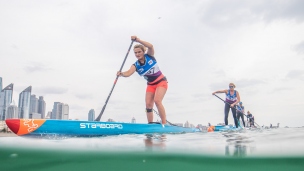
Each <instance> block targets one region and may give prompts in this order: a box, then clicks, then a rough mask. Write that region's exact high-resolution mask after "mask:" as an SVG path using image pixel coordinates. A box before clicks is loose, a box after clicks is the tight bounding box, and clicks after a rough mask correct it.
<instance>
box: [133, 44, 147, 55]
mask: <svg viewBox="0 0 304 171" xmlns="http://www.w3.org/2000/svg"><path fill="white" fill-rule="evenodd" d="M135 48H139V49H141V50H142V51H143V52H144V53H145V52H146V49H147V48H146V47H145V46H144V45H141V44H137V45H135V46H134V48H133V49H135Z"/></svg>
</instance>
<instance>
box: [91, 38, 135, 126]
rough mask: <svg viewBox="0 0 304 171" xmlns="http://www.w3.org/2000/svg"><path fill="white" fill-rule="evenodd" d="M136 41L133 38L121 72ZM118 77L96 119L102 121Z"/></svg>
mask: <svg viewBox="0 0 304 171" xmlns="http://www.w3.org/2000/svg"><path fill="white" fill-rule="evenodd" d="M134 41H135V40H132V41H131V44H130V46H129V49H128V52H127V54H126V56H125V59H124V60H123V62H122V65H121V67H120V69H119V72H121V70H122V68H123V66H124V65H125V62H126V60H127V57H128V55H129V52H130V49H131V47H132V45H133V42H134ZM118 78H119V76H118V75H117V76H116V79H115V81H114V84H113V86H112V89H111V91H110V93H109V95H108V97H107V100H106V102H105V104H104V105H103V107H102V110H101V112H100V114H99V115H98V117H97V118H96V119H95V121H100V118H101V116H102V114H103V112H104V111H105V109H106V106H107V104H108V101H109V99H110V97H111V94H112V92H113V90H114V88H115V85H116V82H117V80H118Z"/></svg>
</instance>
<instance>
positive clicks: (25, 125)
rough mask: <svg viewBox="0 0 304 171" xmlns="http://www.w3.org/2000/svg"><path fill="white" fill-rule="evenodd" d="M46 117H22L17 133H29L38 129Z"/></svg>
mask: <svg viewBox="0 0 304 171" xmlns="http://www.w3.org/2000/svg"><path fill="white" fill-rule="evenodd" d="M44 122H45V119H20V127H19V131H18V133H17V135H25V134H29V133H31V132H33V131H35V130H36V129H38V128H39V127H40V126H41V125H42V124H43V123H44Z"/></svg>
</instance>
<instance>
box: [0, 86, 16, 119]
mask: <svg viewBox="0 0 304 171" xmlns="http://www.w3.org/2000/svg"><path fill="white" fill-rule="evenodd" d="M13 88H14V84H13V83H11V84H10V85H8V86H6V87H5V88H4V89H3V90H2V91H1V92H0V120H5V117H6V111H7V108H8V106H9V105H10V104H11V103H12V99H13Z"/></svg>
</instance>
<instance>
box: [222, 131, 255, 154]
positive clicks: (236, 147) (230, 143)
mask: <svg viewBox="0 0 304 171" xmlns="http://www.w3.org/2000/svg"><path fill="white" fill-rule="evenodd" d="M245 133H246V130H242V131H239V132H225V133H222V135H223V136H224V137H226V138H227V139H226V146H225V155H226V156H233V157H245V156H247V155H248V154H250V153H252V152H253V151H254V149H255V146H254V140H252V139H251V138H250V137H249V136H247V135H246V134H245Z"/></svg>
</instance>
